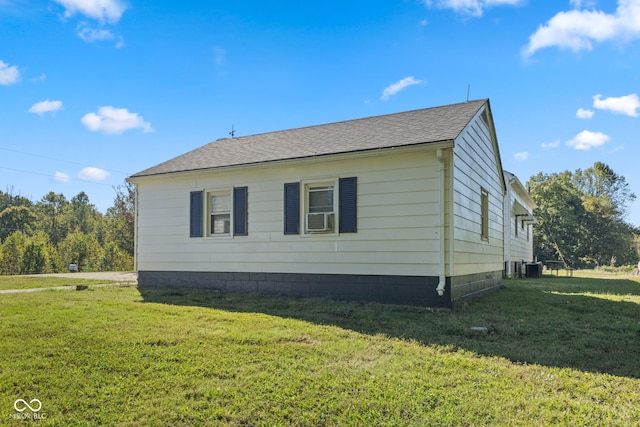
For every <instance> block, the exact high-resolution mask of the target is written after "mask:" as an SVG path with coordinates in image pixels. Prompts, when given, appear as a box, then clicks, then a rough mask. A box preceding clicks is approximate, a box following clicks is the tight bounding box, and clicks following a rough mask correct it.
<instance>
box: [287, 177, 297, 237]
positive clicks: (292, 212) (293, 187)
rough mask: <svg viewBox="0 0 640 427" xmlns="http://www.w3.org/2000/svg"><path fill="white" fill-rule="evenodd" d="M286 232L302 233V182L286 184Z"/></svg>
mask: <svg viewBox="0 0 640 427" xmlns="http://www.w3.org/2000/svg"><path fill="white" fill-rule="evenodd" d="M284 234H300V183H299V182H292V183H288V184H285V185H284Z"/></svg>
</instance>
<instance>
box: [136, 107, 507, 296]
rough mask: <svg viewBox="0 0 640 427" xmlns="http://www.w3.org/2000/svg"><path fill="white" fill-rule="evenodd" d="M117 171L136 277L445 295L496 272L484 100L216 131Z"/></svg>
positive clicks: (228, 286)
mask: <svg viewBox="0 0 640 427" xmlns="http://www.w3.org/2000/svg"><path fill="white" fill-rule="evenodd" d="M128 180H129V182H132V183H134V184H135V185H136V188H137V193H136V205H137V206H136V213H137V222H136V269H137V270H138V283H139V286H140V287H149V286H155V287H189V288H209V289H217V290H223V291H239V292H257V293H264V294H285V295H293V296H310V297H328V298H335V299H349V300H368V301H380V302H384V303H394V304H412V305H426V306H433V307H451V306H452V305H453V304H454V303H455V302H456V301H460V300H463V299H465V298H469V297H472V296H476V295H480V294H482V293H484V292H487V291H490V290H494V289H497V288H498V287H499V286H500V284H501V279H502V275H503V269H504V237H503V236H504V233H505V227H504V223H503V215H504V207H503V205H504V197H505V194H506V191H507V187H506V186H505V180H504V175H503V171H502V166H501V161H500V153H499V150H498V142H497V139H496V132H495V129H494V123H493V118H492V114H491V108H490V104H489V100H478V101H469V102H465V103H460V104H454V105H447V106H442V107H435V108H427V109H421V110H415V111H408V112H403V113H397V114H390V115H385V116H378V117H369V118H364V119H358V120H351V121H345V122H338V123H330V124H325V125H319V126H311V127H306V128H300V129H291V130H284V131H279V132H271V133H265V134H259V135H251V136H243V137H238V138H231V139H222V140H218V141H215V142H212V143H210V144H207V145H205V146H203V147H200V148H198V149H196V150H193V151H191V152H189V153H186V154H184V155H181V156H179V157H176V158H174V159H172V160H169V161H167V162H164V163H161V164H159V165H157V166H154V167H152V168H149V169H147V170H144V171H142V172H139V173H137V174H135V175H133V176H131V177H130V178H129V179H128ZM510 222H511V223H513V221H510Z"/></svg>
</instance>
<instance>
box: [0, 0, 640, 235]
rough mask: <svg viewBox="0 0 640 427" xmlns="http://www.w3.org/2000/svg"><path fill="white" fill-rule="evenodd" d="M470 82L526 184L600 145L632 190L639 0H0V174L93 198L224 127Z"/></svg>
mask: <svg viewBox="0 0 640 427" xmlns="http://www.w3.org/2000/svg"><path fill="white" fill-rule="evenodd" d="M272 3H273V4H272ZM468 94H469V98H470V99H481V98H490V100H491V106H492V110H493V115H494V120H495V124H496V130H497V135H498V140H499V144H500V150H501V156H502V162H503V166H504V168H505V169H507V170H509V171H511V172H513V173H515V174H516V175H517V176H518V177H519V178H520V180H521V181H522V182H523V183H525V182H526V181H527V180H528V179H529V177H530V176H532V175H534V174H536V173H538V172H545V173H552V172H561V171H563V170H572V171H573V170H575V169H578V168H581V169H586V168H588V167H591V166H592V165H593V163H594V162H596V161H602V162H605V163H607V164H608V165H609V166H611V167H612V168H613V170H614V171H616V172H617V173H619V174H621V175H624V176H625V177H626V179H627V181H628V182H629V184H630V185H631V187H632V190H633V191H634V192H635V193H636V194H638V196H640V150H639V149H638V148H637V147H636V145H637V143H638V139H639V135H640V132H639V131H640V117H639V116H640V99H639V94H640V0H618V1H613V0H612V1H602V0H599V1H588V0H571V1H569V0H566V1H534V0H370V1H366V2H365V1H360V0H356V1H344V0H343V1H333V0H327V1H324V2H300V1H284V0H283V1H278V2H265V1H238V0H236V1H214V0H212V1H190V2H177V1H174V2H167V1H144V2H143V1H138V0H129V1H122V0H40V1H35V0H0V112H1V114H0V158H1V159H2V161H1V162H0V187H2V188H0V189H2V190H3V191H6V190H7V189H11V188H12V189H13V192H14V193H19V194H22V195H24V196H27V197H30V198H31V199H33V200H39V199H40V198H41V197H42V196H43V195H44V194H46V193H47V192H49V191H55V192H58V193H60V192H61V193H64V194H65V195H66V196H67V198H69V199H70V198H71V197H73V196H74V195H76V194H77V193H79V192H80V191H85V192H86V193H87V194H88V195H89V198H90V200H91V202H92V203H93V204H95V205H96V206H97V207H98V208H99V209H100V210H102V211H104V210H106V208H107V207H109V206H110V205H111V203H112V201H113V197H114V195H115V193H114V190H113V186H117V185H119V184H122V183H123V182H124V179H125V177H127V176H128V175H130V174H133V173H135V172H138V171H140V170H143V169H146V168H147V167H150V166H153V165H155V164H157V163H160V162H162V161H165V160H168V159H169V158H172V157H174V156H176V155H179V154H182V153H184V152H186V151H189V150H191V149H194V148H196V147H199V146H201V145H204V144H206V143H208V142H210V141H213V140H216V139H218V138H222V137H227V136H228V133H229V132H230V131H231V128H232V126H233V127H234V129H235V130H236V135H237V136H241V135H250V134H255V133H262V132H268V131H275V130H283V129H289V128H295V127H301V126H308V125H314V124H321V123H329V122H334V121H341V120H348V119H355V118H361V117H368V116H373V115H379V114H388V113H395V112H400V111H407V110H412V109H418V108H425V107H432V106H437V105H444V104H450V103H456V102H463V101H465V100H466V99H467V95H468ZM629 221H630V222H631V223H633V224H635V225H640V200H639V201H637V202H635V203H634V204H633V205H632V207H631V210H630V215H629Z"/></svg>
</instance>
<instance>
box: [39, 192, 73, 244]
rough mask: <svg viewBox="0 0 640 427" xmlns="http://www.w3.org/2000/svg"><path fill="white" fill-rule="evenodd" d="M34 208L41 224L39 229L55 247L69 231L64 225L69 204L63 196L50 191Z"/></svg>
mask: <svg viewBox="0 0 640 427" xmlns="http://www.w3.org/2000/svg"><path fill="white" fill-rule="evenodd" d="M36 208H37V211H38V213H39V222H40V224H41V225H40V227H39V229H41V230H44V231H45V232H46V233H47V234H48V235H49V240H50V241H51V243H52V244H53V245H54V246H57V245H58V243H60V242H61V241H62V240H63V239H64V238H65V236H66V235H67V233H68V230H69V229H68V225H67V224H66V222H67V221H66V220H67V219H68V218H67V216H66V214H67V211H68V208H69V202H68V201H67V199H66V197H65V196H64V194H62V193H60V194H56V193H54V192H53V191H50V192H48V193H47V194H46V195H45V196H44V197H43V198H42V199H41V200H40V201H39V202H38V203H37V204H36Z"/></svg>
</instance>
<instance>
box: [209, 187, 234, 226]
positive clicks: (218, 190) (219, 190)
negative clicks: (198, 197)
mask: <svg viewBox="0 0 640 427" xmlns="http://www.w3.org/2000/svg"><path fill="white" fill-rule="evenodd" d="M223 193H228V194H229V232H228V233H218V234H214V233H213V232H212V231H211V210H210V203H211V195H213V194H223ZM204 197H205V200H204V201H205V203H203V205H204V206H203V209H204V215H203V217H204V221H205V224H204V227H205V228H204V237H205V238H208V239H232V238H233V217H234V213H233V205H234V200H233V187H218V188H206V189H205V190H204Z"/></svg>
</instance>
